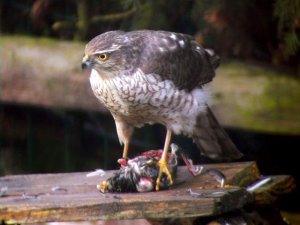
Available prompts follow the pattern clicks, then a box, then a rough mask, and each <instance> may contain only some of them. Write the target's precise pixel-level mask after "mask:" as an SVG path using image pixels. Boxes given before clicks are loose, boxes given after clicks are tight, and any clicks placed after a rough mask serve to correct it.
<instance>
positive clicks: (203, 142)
mask: <svg viewBox="0 0 300 225" xmlns="http://www.w3.org/2000/svg"><path fill="white" fill-rule="evenodd" d="M192 138H193V140H194V142H195V143H196V145H197V147H198V148H199V149H200V151H201V154H202V155H204V156H207V157H209V158H211V159H213V160H216V161H232V160H236V159H239V158H241V157H242V156H243V154H242V153H241V152H240V151H239V150H238V149H237V147H236V146H235V144H234V143H233V142H232V141H231V139H230V137H229V136H228V134H227V133H226V132H225V130H224V129H223V128H222V127H221V126H220V124H219V123H218V121H217V119H216V118H215V116H214V115H213V113H212V111H211V110H210V108H208V107H207V112H206V113H201V114H199V115H198V117H197V122H196V126H195V128H194V132H193V135H192Z"/></svg>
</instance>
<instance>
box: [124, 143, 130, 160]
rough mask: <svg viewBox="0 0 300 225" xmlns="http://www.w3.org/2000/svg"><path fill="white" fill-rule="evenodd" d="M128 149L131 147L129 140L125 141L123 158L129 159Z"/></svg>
mask: <svg viewBox="0 0 300 225" xmlns="http://www.w3.org/2000/svg"><path fill="white" fill-rule="evenodd" d="M128 149H129V141H125V143H124V149H123V159H127V155H128Z"/></svg>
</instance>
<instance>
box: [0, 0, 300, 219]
mask: <svg viewBox="0 0 300 225" xmlns="http://www.w3.org/2000/svg"><path fill="white" fill-rule="evenodd" d="M115 29H121V30H126V31H127V30H135V29H155V30H169V31H175V32H181V33H187V34H190V35H193V36H194V37H195V39H196V40H197V41H198V42H199V43H201V44H202V45H204V46H205V47H207V48H213V49H215V50H216V52H217V53H218V54H219V55H220V56H221V59H222V61H221V66H220V67H219V68H218V69H217V76H216V78H215V80H214V81H213V82H212V83H211V84H210V85H209V86H210V89H211V91H212V102H211V103H210V104H211V105H212V108H213V111H214V112H215V114H216V116H217V118H218V120H219V121H220V122H221V124H222V125H223V126H224V127H225V128H226V130H227V132H228V133H229V135H230V137H231V138H232V139H233V141H234V142H235V143H236V145H237V146H238V148H239V149H240V150H241V151H242V152H243V153H244V154H245V158H244V159H243V160H255V161H256V162H257V163H258V166H259V169H260V170H261V173H262V174H274V175H275V174H291V175H293V176H294V177H295V178H296V181H297V183H298V185H299V183H300V163H299V159H298V157H297V155H298V151H299V149H300V1H299V0H243V1H239V0H182V1H171V0H123V1H122V0H89V1H85V0H0V55H1V58H0V175H9V174H24V173H52V172H72V171H90V170H94V169H96V168H102V169H115V168H117V166H118V165H117V163H116V160H117V159H118V158H120V157H121V154H122V147H121V146H120V145H119V143H118V139H117V135H116V131H115V125H114V121H113V119H112V117H111V116H110V114H109V113H108V112H107V111H106V110H105V109H104V108H103V106H101V105H100V103H99V102H98V101H97V100H96V98H95V97H94V95H93V93H92V91H91V88H90V85H89V79H88V78H89V72H86V71H81V68H80V66H81V59H82V56H83V53H84V46H85V43H87V41H88V40H90V39H91V38H92V37H94V36H95V35H98V34H100V33H102V32H105V31H108V30H115ZM164 135H165V130H164V128H163V127H161V126H159V125H155V126H147V127H145V128H142V129H139V130H136V132H135V135H134V140H133V143H132V146H131V147H132V148H131V151H130V155H131V156H134V155H136V154H138V152H140V151H144V150H148V149H157V148H160V147H161V146H162V145H163V140H164ZM174 142H176V143H178V144H179V145H181V146H182V147H183V148H186V149H193V155H194V157H195V159H196V160H197V162H207V161H206V160H205V159H202V158H201V157H199V152H198V151H197V150H196V148H195V146H194V145H193V144H192V141H191V140H189V139H186V138H183V137H176V138H175V139H174ZM299 200H300V198H299V192H298V191H296V192H295V193H293V194H292V195H291V196H288V197H287V198H285V199H284V200H283V201H282V202H281V203H280V207H282V209H283V210H284V211H285V213H286V214H287V215H294V214H293V213H294V212H296V213H297V212H300V207H299V204H297V203H298V201H299ZM298 222H299V220H298ZM299 223H300V222H299Z"/></svg>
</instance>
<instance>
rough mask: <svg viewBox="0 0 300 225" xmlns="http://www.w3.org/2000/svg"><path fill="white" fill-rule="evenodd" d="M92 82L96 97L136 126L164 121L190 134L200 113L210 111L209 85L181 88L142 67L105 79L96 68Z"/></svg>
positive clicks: (169, 125)
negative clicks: (128, 73) (148, 72)
mask: <svg viewBox="0 0 300 225" xmlns="http://www.w3.org/2000/svg"><path fill="white" fill-rule="evenodd" d="M90 82H91V86H92V89H93V91H94V94H95V95H96V97H97V98H98V99H100V101H101V102H102V103H103V104H104V105H105V106H106V107H107V108H108V109H109V110H110V111H111V112H112V113H113V114H114V115H118V116H122V117H123V119H124V120H125V121H127V122H128V123H131V124H133V125H134V126H136V127H141V126H143V125H144V124H146V123H149V124H152V123H161V124H163V125H165V126H167V127H169V128H170V129H172V131H173V132H174V133H175V134H180V133H182V134H184V135H187V136H191V135H192V132H193V128H194V126H195V124H196V118H197V115H198V114H199V113H201V112H205V111H206V108H207V101H208V100H209V92H208V90H207V89H205V88H195V89H194V90H192V91H191V92H188V91H187V90H179V89H178V88H176V86H175V85H174V83H173V82H172V81H171V80H161V77H160V76H159V75H157V74H144V73H143V72H142V71H141V70H137V71H136V72H135V73H134V74H132V75H130V76H128V75H120V76H116V77H114V78H112V79H105V80H104V79H102V78H101V77H100V76H99V74H98V73H97V71H92V73H91V77H90ZM104 83H105V84H104Z"/></svg>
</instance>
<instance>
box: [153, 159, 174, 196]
mask: <svg viewBox="0 0 300 225" xmlns="http://www.w3.org/2000/svg"><path fill="white" fill-rule="evenodd" d="M158 166H159V173H158V177H157V179H156V186H155V190H156V191H159V189H160V184H161V180H162V175H163V174H165V175H166V176H167V180H168V182H169V183H168V185H172V184H173V177H172V174H171V172H170V169H169V167H168V164H167V162H166V160H162V159H161V160H159V162H158Z"/></svg>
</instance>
